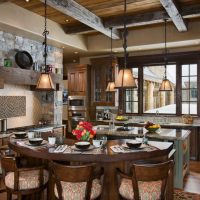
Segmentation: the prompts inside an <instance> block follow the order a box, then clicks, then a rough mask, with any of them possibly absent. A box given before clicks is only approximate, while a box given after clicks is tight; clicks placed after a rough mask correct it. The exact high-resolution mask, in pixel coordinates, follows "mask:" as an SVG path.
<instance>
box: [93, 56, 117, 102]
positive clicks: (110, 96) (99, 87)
mask: <svg viewBox="0 0 200 200" xmlns="http://www.w3.org/2000/svg"><path fill="white" fill-rule="evenodd" d="M91 63H92V67H91V104H92V105H93V106H114V105H115V93H114V92H106V87H107V85H108V82H109V81H111V80H114V79H115V77H114V74H115V66H116V64H117V62H115V63H114V62H113V64H112V66H111V60H110V57H104V58H95V59H91Z"/></svg>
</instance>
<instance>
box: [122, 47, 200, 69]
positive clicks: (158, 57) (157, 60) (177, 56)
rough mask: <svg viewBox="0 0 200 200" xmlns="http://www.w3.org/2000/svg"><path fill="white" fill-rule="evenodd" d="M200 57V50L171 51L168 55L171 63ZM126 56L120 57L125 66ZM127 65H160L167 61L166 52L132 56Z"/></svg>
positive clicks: (195, 59)
mask: <svg viewBox="0 0 200 200" xmlns="http://www.w3.org/2000/svg"><path fill="white" fill-rule="evenodd" d="M198 59H200V52H199V51H192V52H181V53H169V54H168V55H167V60H168V62H169V63H173V62H175V61H176V62H177V61H182V62H189V61H192V60H194V61H197V60H198ZM123 62H124V58H123V57H120V58H119V66H123ZM127 62H128V64H127V66H128V67H129V68H132V67H133V66H136V67H137V66H144V65H158V64H163V63H164V62H165V55H164V54H155V55H144V56H131V57H128V59H127Z"/></svg>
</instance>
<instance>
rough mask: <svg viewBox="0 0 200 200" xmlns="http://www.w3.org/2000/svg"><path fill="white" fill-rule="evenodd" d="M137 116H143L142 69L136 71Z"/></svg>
mask: <svg viewBox="0 0 200 200" xmlns="http://www.w3.org/2000/svg"><path fill="white" fill-rule="evenodd" d="M138 106H139V108H138V114H140V115H141V114H143V67H140V68H139V69H138Z"/></svg>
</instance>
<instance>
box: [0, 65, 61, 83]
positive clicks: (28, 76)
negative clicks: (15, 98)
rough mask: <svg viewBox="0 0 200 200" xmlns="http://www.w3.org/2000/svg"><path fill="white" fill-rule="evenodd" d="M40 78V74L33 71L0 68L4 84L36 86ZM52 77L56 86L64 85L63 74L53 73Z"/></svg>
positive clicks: (0, 77) (0, 76)
mask: <svg viewBox="0 0 200 200" xmlns="http://www.w3.org/2000/svg"><path fill="white" fill-rule="evenodd" d="M39 76H40V72H36V71H33V70H27V69H21V68H14V67H3V66H0V79H3V80H4V83H12V84H17V85H36V84H37V81H38V79H39ZM51 77H52V80H53V82H54V84H55V85H56V84H59V85H61V86H62V85H63V75H62V74H53V73H52V74H51Z"/></svg>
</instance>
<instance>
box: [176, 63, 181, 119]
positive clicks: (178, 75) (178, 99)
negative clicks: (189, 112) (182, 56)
mask: <svg viewBox="0 0 200 200" xmlns="http://www.w3.org/2000/svg"><path fill="white" fill-rule="evenodd" d="M181 74H182V69H181V63H180V62H177V67H176V115H177V116H181V113H182V107H181V105H180V104H181V101H182V93H181Z"/></svg>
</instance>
